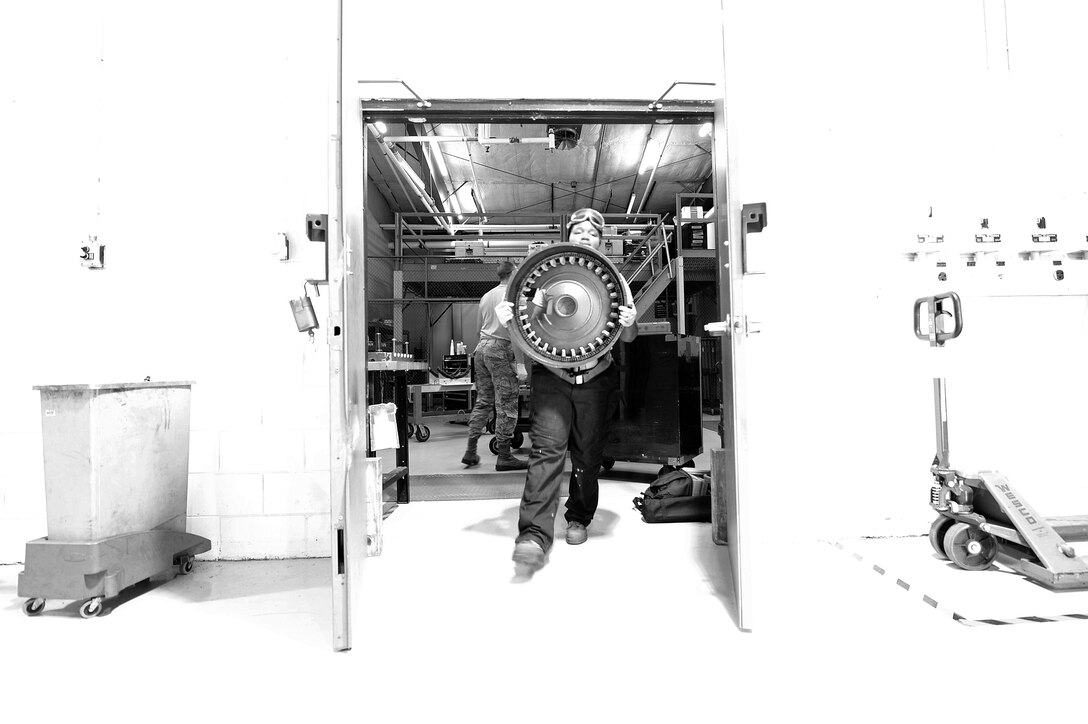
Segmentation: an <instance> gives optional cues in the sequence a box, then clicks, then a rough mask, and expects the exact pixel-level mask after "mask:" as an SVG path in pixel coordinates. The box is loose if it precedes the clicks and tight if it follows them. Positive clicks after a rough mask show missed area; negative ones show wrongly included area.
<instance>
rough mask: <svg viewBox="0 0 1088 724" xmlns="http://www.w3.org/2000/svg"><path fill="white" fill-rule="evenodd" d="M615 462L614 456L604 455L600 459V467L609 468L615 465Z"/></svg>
mask: <svg viewBox="0 0 1088 724" xmlns="http://www.w3.org/2000/svg"><path fill="white" fill-rule="evenodd" d="M615 464H616V460H615V459H614V458H608V457H606V458H604V459H602V460H601V467H602V468H604V469H605V470H611V469H612V466H613V465H615Z"/></svg>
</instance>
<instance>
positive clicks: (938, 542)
mask: <svg viewBox="0 0 1088 724" xmlns="http://www.w3.org/2000/svg"><path fill="white" fill-rule="evenodd" d="M955 522H956V521H954V520H953V519H952V518H946V517H945V516H943V515H942V516H940V517H938V518H937V520H935V521H933V524H932V525H930V526H929V544H930V545H931V546H933V550H935V551H936V552H937V557H938V558H940V559H941V560H945V561H947V560H948V555H947V554H945V552H944V534H945V533H947V532H948V529H949V528H951V527H952V524H953V523H955Z"/></svg>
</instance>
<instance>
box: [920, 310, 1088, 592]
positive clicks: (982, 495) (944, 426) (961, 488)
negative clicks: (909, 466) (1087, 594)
mask: <svg viewBox="0 0 1088 724" xmlns="http://www.w3.org/2000/svg"><path fill="white" fill-rule="evenodd" d="M949 303H950V304H949ZM923 306H925V307H926V308H927V314H928V318H929V324H928V329H927V330H925V331H923V329H922V319H921V317H922V315H921V310H922V307H923ZM949 307H951V308H949ZM946 317H951V318H952V320H953V328H952V329H951V330H946V329H945V326H946V325H945V321H946V319H945V318H946ZM962 331H963V317H962V313H961V304H960V298H959V296H958V295H956V294H955V293H954V292H948V293H945V294H940V295H937V296H933V297H922V298H921V299H917V300H915V302H914V333H915V336H917V337H918V338H919V339H923V340H928V341H929V343H930V346H931V347H943V346H944V343H945V342H946V341H948V340H949V339H954V338H956V337H958V336H959V335H960V333H961V332H962ZM945 392H946V390H945V380H944V379H941V378H935V379H934V380H933V400H934V412H935V420H936V431H937V454H936V456H935V457H934V459H933V464H932V465H931V466H930V472H931V473H932V475H933V487H932V489H931V490H930V501H929V503H930V506H931V507H932V508H933V509H934V510H935V511H937V513H938V517H937V519H936V520H934V521H933V523H932V525H930V528H929V542H930V545H932V546H933V550H935V551H936V552H937V555H938V556H940V557H941V558H943V559H947V560H951V561H952V563H954V564H955V565H956V566H958V567H960V568H963V569H964V570H968V571H980V570H985V569H986V568H988V567H989V566H990V565H991V564H992V563H994V562H995V561H996V562H998V563H1000V564H1001V565H1003V566H1005V567H1007V568H1009V569H1011V570H1013V571H1016V572H1017V573H1020V574H1022V575H1024V576H1026V577H1027V578H1028V579H1029V580H1031V581H1034V582H1035V583H1038V584H1040V585H1042V586H1045V587H1046V588H1050V589H1053V590H1071V589H1081V588H1088V565H1085V563H1084V561H1082V560H1081V559H1080V558H1078V557H1077V554H1076V550H1075V549H1074V548H1073V546H1072V545H1071V543H1073V542H1076V541H1088V516H1069V517H1059V518H1044V517H1043V516H1041V515H1039V513H1038V512H1036V511H1035V509H1034V508H1033V507H1032V506H1031V505H1030V504H1029V503H1028V502H1027V500H1026V499H1025V498H1024V496H1022V495H1021V494H1020V493H1019V492H1017V491H1016V490H1015V489H1014V488H1013V486H1012V484H1011V483H1010V482H1009V480H1008V478H1007V477H1005V476H1004V475H1002V474H1001V473H1000V472H997V471H995V470H982V471H979V472H977V473H973V474H972V473H966V472H963V471H960V470H956V469H955V468H953V467H952V466H951V464H950V463H949V452H948V402H947V397H946V394H945Z"/></svg>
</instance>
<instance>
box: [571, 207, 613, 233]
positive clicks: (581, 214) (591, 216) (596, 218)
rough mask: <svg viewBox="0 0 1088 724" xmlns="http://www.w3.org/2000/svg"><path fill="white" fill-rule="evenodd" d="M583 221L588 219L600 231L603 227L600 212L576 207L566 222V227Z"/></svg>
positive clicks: (602, 218)
mask: <svg viewBox="0 0 1088 724" xmlns="http://www.w3.org/2000/svg"><path fill="white" fill-rule="evenodd" d="M583 221H588V222H589V223H591V224H593V225H594V226H596V227H597V230H598V231H600V230H602V229H604V217H603V216H601V212H600V211H597V210H596V209H578V210H577V211H575V212H574V213H573V214H571V215H570V221H568V222H567V228H568V229H570V228H571V227H572V226H574V225H575V224H580V223H582V222H583Z"/></svg>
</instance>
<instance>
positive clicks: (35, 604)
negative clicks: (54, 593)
mask: <svg viewBox="0 0 1088 724" xmlns="http://www.w3.org/2000/svg"><path fill="white" fill-rule="evenodd" d="M44 610H45V599H44V598H28V599H27V600H26V602H25V603H24V604H23V613H25V614H26V615H27V616H37V615H38V614H39V613H41V612H42V611H44Z"/></svg>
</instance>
